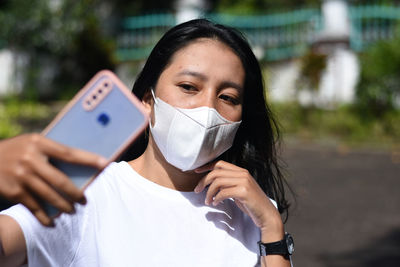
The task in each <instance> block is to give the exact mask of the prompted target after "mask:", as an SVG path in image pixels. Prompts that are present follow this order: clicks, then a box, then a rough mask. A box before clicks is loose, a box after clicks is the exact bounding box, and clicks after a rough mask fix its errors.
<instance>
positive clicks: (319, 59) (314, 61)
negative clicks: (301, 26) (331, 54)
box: [297, 50, 327, 91]
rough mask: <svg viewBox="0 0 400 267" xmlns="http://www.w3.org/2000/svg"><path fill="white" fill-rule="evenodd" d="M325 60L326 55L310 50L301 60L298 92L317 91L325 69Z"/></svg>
mask: <svg viewBox="0 0 400 267" xmlns="http://www.w3.org/2000/svg"><path fill="white" fill-rule="evenodd" d="M326 59H327V56H326V55H322V54H318V53H315V52H313V51H311V50H310V51H309V52H308V53H306V54H305V55H304V56H303V57H302V58H301V61H300V65H301V66H300V73H299V79H298V84H299V86H298V87H297V89H298V90H304V89H306V90H312V91H318V89H319V84H320V81H321V77H322V73H323V71H324V70H325V68H326Z"/></svg>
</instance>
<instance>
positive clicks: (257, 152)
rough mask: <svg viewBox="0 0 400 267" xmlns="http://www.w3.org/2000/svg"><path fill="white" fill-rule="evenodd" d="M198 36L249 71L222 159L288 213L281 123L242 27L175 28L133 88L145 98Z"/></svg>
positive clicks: (134, 152) (140, 146) (197, 23)
mask: <svg viewBox="0 0 400 267" xmlns="http://www.w3.org/2000/svg"><path fill="white" fill-rule="evenodd" d="M198 38H210V39H215V40H218V41H220V42H222V43H224V44H226V45H227V46H228V47H230V48H231V49H232V50H233V51H234V53H236V55H237V56H238V57H239V58H240V60H241V62H242V64H243V68H244V70H245V82H244V97H243V109H242V110H243V111H242V123H241V125H240V127H239V130H238V132H237V134H236V137H235V140H234V143H233V145H232V147H231V148H230V149H229V150H228V151H226V152H225V153H224V154H223V155H221V156H220V158H221V159H223V160H225V161H227V162H231V163H233V164H235V165H237V166H240V167H242V168H245V169H247V170H248V171H249V172H250V173H251V175H252V176H253V177H254V178H255V179H256V181H257V182H258V184H259V185H260V187H261V188H262V189H263V191H264V192H265V193H266V194H267V195H268V196H269V197H271V198H272V199H274V200H275V201H276V202H277V204H278V207H279V211H280V212H281V213H286V215H287V210H288V207H289V204H288V201H287V200H286V198H285V183H286V182H285V179H284V177H283V174H282V171H281V166H280V164H279V161H278V157H277V153H276V146H277V145H278V144H279V128H278V125H277V123H276V121H275V120H274V118H273V116H272V113H271V110H270V108H269V107H268V105H267V103H266V100H265V95H264V84H263V78H262V73H261V68H260V65H259V63H258V60H257V59H256V57H255V55H254V53H253V52H252V50H251V48H250V46H249V44H248V43H247V41H246V39H245V38H244V37H243V35H242V34H241V33H240V32H238V31H237V30H235V29H233V28H230V27H227V26H223V25H220V24H215V23H213V22H210V21H208V20H206V19H195V20H191V21H188V22H185V23H182V24H179V25H177V26H175V27H173V28H171V29H170V30H169V31H168V32H167V33H165V35H164V36H163V37H162V38H161V39H160V41H159V42H158V43H157V44H156V45H155V47H154V48H153V50H152V52H151V53H150V56H149V57H148V59H147V62H146V63H145V65H144V67H143V70H142V71H141V73H140V74H139V76H138V78H137V79H136V82H135V84H134V85H133V89H132V92H133V93H134V94H135V95H136V96H137V97H138V98H139V99H142V98H143V97H144V96H145V95H146V93H149V91H150V88H155V87H156V84H157V81H158V78H159V77H160V75H161V73H162V72H163V71H164V69H165V68H166V67H167V66H168V64H169V63H170V62H171V59H172V56H173V55H174V54H175V53H176V52H177V51H178V50H179V49H181V48H183V47H185V46H187V45H188V44H190V43H191V42H193V41H194V40H196V39H198ZM147 142H148V135H147V134H144V135H142V136H141V137H140V138H139V139H138V140H137V141H136V142H135V143H134V144H133V145H132V146H131V148H130V149H129V150H128V151H127V153H125V155H124V156H123V158H122V159H123V160H131V159H134V158H136V157H138V156H140V155H141V154H142V153H143V152H144V150H145V148H146V146H147Z"/></svg>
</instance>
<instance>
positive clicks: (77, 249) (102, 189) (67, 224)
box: [2, 162, 260, 267]
mask: <svg viewBox="0 0 400 267" xmlns="http://www.w3.org/2000/svg"><path fill="white" fill-rule="evenodd" d="M205 191H206V190H205ZM205 193H206V192H202V193H199V194H196V193H194V192H179V191H175V190H172V189H169V188H166V187H163V186H160V185H158V184H156V183H153V182H151V181H149V180H147V179H146V178H144V177H142V176H140V175H139V174H138V173H136V172H135V171H134V170H133V169H132V168H131V167H130V165H129V164H128V163H126V162H120V163H112V164H111V165H110V166H108V167H107V168H106V169H105V170H104V172H103V173H102V174H100V176H99V177H98V178H97V179H96V180H95V181H94V182H93V183H92V185H90V186H89V187H88V189H87V190H86V192H85V194H86V197H87V199H88V203H87V204H86V205H85V206H80V205H77V207H76V209H77V212H76V214H74V215H68V214H63V215H61V216H60V217H59V218H57V220H56V227H55V228H46V227H43V226H41V225H40V224H39V223H38V221H37V220H36V218H34V217H33V216H32V215H31V213H30V212H29V211H28V210H27V209H26V208H25V207H24V206H22V205H16V206H13V207H11V208H10V209H8V210H5V211H3V212H2V214H7V215H9V216H11V217H13V218H14V219H15V220H16V221H17V222H18V223H19V224H20V226H21V228H22V231H23V233H24V236H25V240H26V244H27V253H28V262H29V266H41V267H46V266H82V267H88V266H118V267H121V266H139V267H142V266H152V267H153V266H173V267H179V266H185V267H186V266H199V267H200V266H201V267H204V266H207V267H209V266H218V267H220V266H228V267H232V266H240V267H243V266H259V265H260V263H259V256H258V246H257V241H259V240H260V231H259V229H258V228H257V227H256V226H255V225H254V223H253V221H252V220H251V218H250V217H249V216H247V215H246V214H244V213H243V212H242V211H241V210H240V209H239V208H238V207H237V206H236V205H235V203H234V202H233V200H231V199H227V200H225V201H223V202H222V203H220V204H219V205H218V206H216V207H213V206H206V205H204V200H205Z"/></svg>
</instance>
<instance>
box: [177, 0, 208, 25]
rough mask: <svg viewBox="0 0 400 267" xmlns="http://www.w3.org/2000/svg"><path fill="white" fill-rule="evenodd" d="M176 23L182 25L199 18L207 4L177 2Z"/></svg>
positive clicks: (200, 0)
mask: <svg viewBox="0 0 400 267" xmlns="http://www.w3.org/2000/svg"><path fill="white" fill-rule="evenodd" d="M175 6H176V22H177V23H178V24H179V23H182V22H185V21H188V20H191V19H196V18H199V17H200V16H201V15H202V13H203V11H204V10H205V8H206V7H207V3H206V1H205V0H176V2H175Z"/></svg>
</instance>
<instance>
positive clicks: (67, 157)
mask: <svg viewBox="0 0 400 267" xmlns="http://www.w3.org/2000/svg"><path fill="white" fill-rule="evenodd" d="M39 143H40V148H41V151H42V152H44V153H45V154H46V155H48V156H50V157H54V158H57V159H60V160H63V161H66V162H69V163H75V164H80V165H88V166H92V167H95V168H98V169H103V168H105V166H106V165H107V163H108V161H107V159H106V158H104V157H102V156H99V155H96V154H94V153H91V152H88V151H84V150H80V149H77V148H72V147H67V146H65V145H63V144H60V143H57V142H55V141H53V140H51V139H48V138H45V137H42V138H41V139H40V140H39Z"/></svg>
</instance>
